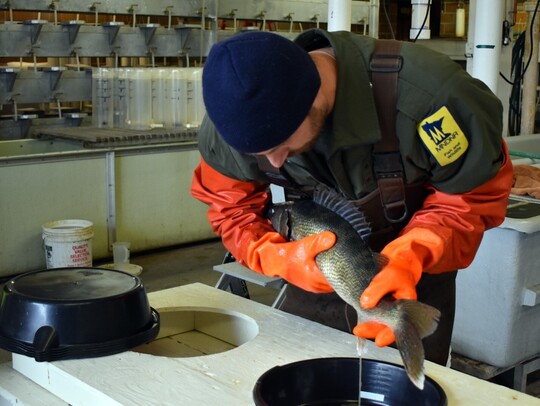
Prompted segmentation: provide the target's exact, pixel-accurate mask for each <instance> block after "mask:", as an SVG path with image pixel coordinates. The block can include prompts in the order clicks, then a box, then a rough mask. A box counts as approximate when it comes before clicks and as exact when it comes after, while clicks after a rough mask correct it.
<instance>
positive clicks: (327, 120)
mask: <svg viewBox="0 0 540 406" xmlns="http://www.w3.org/2000/svg"><path fill="white" fill-rule="evenodd" d="M375 42H376V41H375V40H374V39H372V38H369V37H365V36H361V35H356V34H352V33H349V32H334V33H329V32H326V31H323V30H319V29H314V30H308V31H306V32H304V33H302V34H300V35H299V36H298V37H297V38H296V40H295V41H294V42H293V41H289V40H288V39H285V38H283V37H281V36H279V35H277V34H274V33H269V32H251V33H242V34H239V35H236V36H233V37H231V38H229V39H227V40H224V41H221V42H220V43H218V44H216V45H215V46H214V47H213V48H212V50H211V52H210V54H209V56H208V60H207V62H206V64H205V68H204V71H203V95H204V100H205V104H206V109H207V114H208V117H207V118H206V119H205V120H204V122H203V124H202V126H201V129H200V132H199V149H200V152H201V155H202V159H201V162H200V165H199V166H198V168H197V169H196V171H195V174H194V178H193V183H192V195H193V196H194V197H196V198H197V199H199V200H201V201H202V202H204V203H206V204H208V205H209V211H208V218H209V221H210V223H211V225H212V227H213V229H214V231H215V232H216V233H217V234H219V235H221V237H222V240H223V244H224V246H225V247H226V248H227V249H228V250H229V251H230V252H231V253H232V254H233V255H234V257H235V258H236V259H237V260H238V261H239V262H240V263H242V264H244V265H246V266H247V267H249V268H250V269H252V270H254V271H256V272H260V273H263V274H265V275H268V276H280V277H283V278H284V279H286V280H287V281H288V282H289V283H290V285H289V287H290V289H288V291H287V299H286V300H285V302H284V304H283V308H284V310H286V311H290V312H292V313H296V314H299V315H301V316H304V317H307V318H310V319H312V320H317V321H320V322H323V323H325V324H327V325H330V326H332V327H336V328H340V329H342V330H348V331H350V330H351V327H349V326H348V325H347V322H348V320H349V319H350V317H351V314H349V313H348V312H345V311H344V305H343V302H341V301H340V300H339V298H337V295H336V294H335V293H328V292H332V291H333V289H332V288H331V286H329V284H328V282H327V281H326V280H325V278H324V277H323V276H322V274H321V273H320V270H319V269H318V267H317V265H316V263H315V257H316V255H317V254H318V253H320V252H321V251H324V250H327V249H329V248H331V247H332V245H333V244H334V243H335V235H334V234H333V233H331V232H330V231H327V232H323V233H321V234H317V235H313V236H310V237H307V238H305V239H303V240H300V241H293V242H286V241H285V240H284V239H283V238H282V237H281V236H280V235H279V234H277V233H276V232H274V230H273V229H272V226H271V225H270V223H269V221H268V220H267V219H266V218H265V216H264V212H265V207H266V206H267V204H268V203H269V200H270V199H271V196H270V193H269V188H268V186H269V184H270V183H273V182H276V183H278V184H282V185H284V186H287V187H288V189H289V192H290V193H289V194H290V195H293V194H296V195H300V196H304V197H305V196H309V193H310V190H312V189H313V188H314V187H315V186H316V185H318V184H324V185H327V186H329V187H331V188H334V189H336V190H337V191H339V192H340V193H342V194H343V195H344V196H346V197H347V198H348V199H350V200H354V201H355V202H356V204H357V206H358V207H359V208H360V209H362V210H364V211H365V213H366V214H367V217H368V219H369V221H370V223H371V228H372V236H371V239H370V245H371V247H372V249H374V250H377V251H379V250H380V251H381V252H382V253H383V254H385V255H386V256H387V257H388V258H389V263H388V265H386V266H385V267H384V268H383V269H382V270H381V272H380V273H379V274H377V276H376V277H375V278H374V279H373V281H372V282H371V284H370V285H369V286H368V288H367V289H366V290H365V291H364V293H363V294H362V297H361V298H359V300H360V302H361V305H362V306H364V307H365V308H371V307H374V306H376V304H377V303H378V302H379V300H380V299H381V298H382V297H384V296H385V295H388V294H391V295H393V296H394V297H395V298H397V299H417V298H418V299H419V300H421V301H422V302H424V303H427V304H430V305H432V306H434V307H436V308H438V309H439V310H441V313H442V316H441V321H440V323H439V328H438V329H437V331H436V332H435V333H434V334H433V335H432V336H430V337H427V338H426V339H425V340H424V346H425V350H426V358H427V359H429V360H431V361H434V362H437V363H440V364H446V362H447V359H448V353H449V346H450V339H451V334H452V326H453V318H454V311H455V309H454V305H455V277H456V273H457V271H456V270H457V269H461V268H464V267H466V266H468V265H469V264H470V263H471V261H472V260H473V258H474V255H475V253H476V251H477V249H478V246H479V244H480V241H481V239H482V235H483V233H484V231H485V230H487V229H489V228H492V227H495V226H497V225H499V224H500V223H501V222H502V221H503V219H504V215H505V213H506V202H507V198H508V194H509V190H510V186H511V182H512V168H511V163H510V160H509V158H508V152H507V149H506V146H505V144H504V142H503V140H502V135H501V134H502V106H501V103H500V101H499V100H498V99H497V98H496V97H495V96H494V95H493V94H492V93H491V92H490V90H489V89H488V88H487V87H486V86H485V85H484V84H483V83H482V82H480V81H478V80H476V79H473V78H472V77H470V76H469V75H468V74H467V73H466V72H465V71H464V70H463V69H461V68H460V67H459V66H458V65H457V64H456V63H454V62H453V61H451V60H450V59H448V58H447V57H445V56H444V55H441V54H439V53H436V52H434V51H430V50H428V49H426V48H424V47H422V46H419V45H416V44H413V43H407V42H404V43H400V50H399V49H398V51H397V53H399V54H400V57H399V58H397V59H396V60H397V65H398V66H399V68H398V69H396V71H399V72H398V79H397V84H396V86H395V88H396V90H395V92H396V96H395V100H393V101H392V103H393V104H392V106H385V105H384V103H383V104H382V105H381V104H380V102H379V100H380V97H381V95H382V96H383V97H384V96H385V95H387V94H388V91H386V90H381V87H380V86H381V85H380V83H381V82H380V79H378V80H379V82H378V83H377V84H375V82H374V78H375V73H376V72H372V70H373V69H370V64H371V63H372V62H373V61H375V59H374V60H373V61H372V58H371V57H372V54H373V52H374V46H375ZM391 54H392V53H391ZM392 57H394V58H395V55H393V56H392ZM387 59H388V58H383V62H384V61H386V60H387ZM370 61H371V62H370ZM375 62H376V61H375ZM371 66H375V65H373V64H372V65H371ZM383 71H384V69H383ZM372 82H373V83H372ZM372 85H373V87H372ZM383 85H384V82H383ZM375 87H376V88H375ZM376 103H379V108H378V109H376ZM387 103H388V102H387ZM389 112H390V113H389ZM392 114H393V116H392ZM389 122H390V123H392V124H391V125H388V123H389ZM394 123H395V124H394ZM381 127H390V128H389V129H388V128H385V131H384V133H383V134H381ZM386 133H392V134H391V135H386ZM400 182H401V183H400ZM396 193H397V194H396ZM396 196H397V198H396ZM295 286H296V287H295ZM480 293H481V292H479V294H480ZM353 332H354V334H356V335H358V336H360V337H364V338H370V339H375V343H376V344H377V345H379V346H385V345H389V344H391V343H392V342H393V341H394V339H395V337H394V335H393V332H392V331H391V330H390V329H389V328H388V327H386V326H384V325H381V324H379V323H374V322H368V323H360V324H359V325H357V326H356V327H355V328H354V331H353Z"/></svg>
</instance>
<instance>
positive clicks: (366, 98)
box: [199, 29, 502, 199]
mask: <svg viewBox="0 0 540 406" xmlns="http://www.w3.org/2000/svg"><path fill="white" fill-rule="evenodd" d="M295 42H296V43H298V44H299V45H300V46H302V47H303V48H305V49H306V50H307V51H311V50H314V49H317V48H321V47H326V46H331V47H332V48H333V49H334V52H335V55H336V60H337V65H338V88H337V95H336V101H335V106H334V111H333V113H332V115H331V117H329V118H328V120H327V124H326V126H325V128H324V130H323V131H322V133H321V134H320V136H319V138H318V140H317V142H316V144H315V146H314V148H313V149H312V150H310V151H308V152H305V153H302V154H301V155H298V156H294V157H291V158H289V159H287V161H286V163H285V164H284V166H283V168H282V170H284V171H285V172H287V174H288V175H289V176H290V177H291V178H292V179H294V180H295V181H296V183H297V184H299V185H306V186H314V185H316V184H317V183H324V184H326V185H329V186H332V187H334V188H336V189H338V190H340V191H341V192H343V193H344V194H346V195H347V196H348V197H349V198H351V199H358V198H361V197H363V196H365V195H366V194H367V193H369V192H371V191H373V190H374V189H375V188H376V181H375V179H374V175H373V169H372V158H371V151H372V145H373V144H374V143H376V142H378V141H379V140H380V138H381V134H380V130H379V125H378V120H377V114H376V110H375V105H374V100H373V93H372V90H371V86H370V72H369V69H368V68H369V60H370V56H371V53H372V51H373V47H374V42H375V40H374V39H373V38H370V37H366V36H362V35H358V34H352V33H350V32H326V31H323V30H319V29H313V30H308V31H306V32H304V33H302V34H300V35H299V36H298V37H297V38H296V40H295ZM401 55H402V57H403V67H402V70H401V71H400V73H399V80H398V100H397V119H396V127H397V136H398V138H399V141H400V152H401V156H402V161H403V166H404V170H405V180H406V183H415V182H422V181H426V182H429V183H431V184H432V185H433V186H435V187H436V188H437V189H439V190H440V191H442V192H445V193H464V192H467V191H469V190H471V189H473V188H475V187H477V186H479V185H480V184H482V183H484V182H486V181H487V180H489V179H491V178H492V177H493V176H495V174H496V173H497V171H498V169H499V167H500V164H501V159H502V154H501V152H502V149H501V143H502V104H501V102H500V100H499V99H498V98H497V97H496V96H495V95H494V94H493V93H492V92H491V91H490V90H489V88H488V87H487V86H486V85H485V84H484V83H483V82H481V81H479V80H477V79H474V78H472V77H471V76H470V75H468V74H467V73H466V72H465V71H464V70H463V69H462V68H461V67H460V66H459V65H458V64H457V63H455V62H454V61H452V60H451V59H449V58H448V57H447V56H445V55H443V54H440V53H438V52H435V51H432V50H430V49H428V48H425V47H423V46H421V45H418V44H415V43H411V42H404V43H403V45H402V48H401ZM295 90H296V89H291V91H295ZM298 91H301V89H298ZM424 120H425V122H424ZM199 150H200V152H201V155H202V157H203V158H204V160H205V161H206V162H207V163H208V164H209V165H210V166H212V167H213V168H214V169H216V170H218V171H219V172H221V173H222V174H224V175H226V176H229V177H232V178H235V179H239V180H243V181H258V182H269V180H268V179H267V178H266V176H265V175H264V173H262V172H261V171H260V170H259V168H258V165H257V162H256V159H255V158H254V157H253V156H249V155H245V154H240V153H238V152H236V151H234V150H233V149H231V148H230V147H229V146H228V145H227V144H226V143H225V142H224V141H223V140H222V139H221V137H220V136H219V134H218V133H217V130H216V129H215V127H214V126H213V124H212V123H211V121H210V120H209V119H208V118H206V119H205V120H204V121H203V123H202V125H201V128H200V131H199Z"/></svg>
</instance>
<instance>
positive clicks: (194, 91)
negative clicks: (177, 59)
mask: <svg viewBox="0 0 540 406" xmlns="http://www.w3.org/2000/svg"><path fill="white" fill-rule="evenodd" d="M185 69H186V73H187V126H188V127H198V126H199V125H200V124H201V122H202V119H203V117H204V114H205V107H204V101H203V96H202V68H185Z"/></svg>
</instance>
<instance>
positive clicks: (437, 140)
mask: <svg viewBox="0 0 540 406" xmlns="http://www.w3.org/2000/svg"><path fill="white" fill-rule="evenodd" d="M417 130H418V134H420V137H421V138H422V141H423V142H424V145H425V146H426V147H427V149H429V151H430V152H431V154H432V155H433V157H434V158H435V159H436V160H437V162H438V163H439V165H441V166H445V165H448V164H450V163H452V162H454V161H455V160H457V159H458V158H459V157H460V156H461V155H463V153H464V152H465V151H467V148H468V147H469V142H468V141H467V138H466V137H465V134H463V131H461V128H459V126H458V124H457V123H456V120H454V117H452V114H450V112H449V111H448V109H447V108H446V107H444V106H443V107H441V108H440V109H439V110H437V111H436V112H435V113H433V114H432V115H431V116H429V117H428V118H426V119H424V120H422V121H421V122H420V124H418V126H417Z"/></svg>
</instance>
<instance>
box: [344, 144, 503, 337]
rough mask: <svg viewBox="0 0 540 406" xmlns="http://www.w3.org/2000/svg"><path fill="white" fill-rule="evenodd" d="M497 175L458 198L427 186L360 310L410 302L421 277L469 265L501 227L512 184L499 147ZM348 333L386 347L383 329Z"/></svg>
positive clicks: (369, 326) (372, 325) (365, 327)
mask: <svg viewBox="0 0 540 406" xmlns="http://www.w3.org/2000/svg"><path fill="white" fill-rule="evenodd" d="M502 149H503V154H502V163H501V166H500V168H499V172H498V173H497V175H496V176H494V177H493V178H492V179H490V180H489V181H487V182H485V183H484V184H482V185H480V186H478V187H476V188H475V189H473V190H471V191H469V192H466V193H463V194H453V195H450V194H446V193H443V192H440V191H438V190H436V189H435V188H433V187H430V189H432V192H433V193H432V194H430V195H429V196H428V197H427V198H426V200H425V202H424V204H423V206H422V209H421V210H419V211H418V212H417V213H415V215H414V216H413V218H412V219H411V221H410V222H409V224H408V225H407V227H405V228H404V229H403V230H402V232H401V235H400V236H399V237H398V238H397V239H395V240H394V241H392V242H390V243H389V244H388V245H387V246H386V247H385V248H384V249H383V250H382V253H383V254H385V255H386V256H387V257H388V258H389V263H388V265H387V266H386V267H384V268H383V269H382V270H381V272H380V273H379V274H377V275H376V276H375V277H374V278H373V281H372V282H371V284H370V285H369V286H368V287H367V288H366V290H365V291H364V293H363V294H362V296H361V298H360V304H361V305H362V306H363V307H365V308H370V307H373V306H376V305H377V303H378V302H379V300H380V299H381V298H383V297H384V296H386V295H388V294H391V295H393V296H394V297H395V298H396V299H416V284H417V283H418V281H419V280H420V277H421V275H422V272H426V273H434V274H436V273H442V272H448V271H453V270H456V269H463V268H466V267H467V266H469V265H470V263H471V262H472V260H473V259H474V256H475V255H476V251H477V250H478V247H479V245H480V242H481V240H482V236H483V234H484V232H485V231H486V230H488V229H490V228H493V227H496V226H498V225H499V224H501V223H502V221H503V220H504V216H505V214H506V207H507V201H508V196H509V193H510V188H511V185H512V163H511V161H510V158H509V156H508V149H507V147H506V143H505V142H504V141H503V143H502ZM353 333H354V334H355V335H357V336H359V337H362V338H369V339H375V343H376V344H377V345H379V346H385V345H389V344H391V343H392V342H393V341H394V340H395V337H394V334H393V333H392V331H391V330H390V329H389V328H388V327H386V326H385V325H383V324H380V323H376V322H366V323H361V324H359V325H357V326H356V327H355V328H354V329H353Z"/></svg>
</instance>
